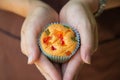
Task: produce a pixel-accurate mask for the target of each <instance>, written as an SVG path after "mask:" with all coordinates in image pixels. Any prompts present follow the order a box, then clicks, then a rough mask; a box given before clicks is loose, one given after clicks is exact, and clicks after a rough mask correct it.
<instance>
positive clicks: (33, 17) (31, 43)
mask: <svg viewBox="0 0 120 80" xmlns="http://www.w3.org/2000/svg"><path fill="white" fill-rule="evenodd" d="M51 22H58V14H57V13H56V12H55V11H54V10H53V9H52V8H50V7H49V6H47V7H36V8H34V10H32V11H31V12H30V14H29V15H28V16H27V17H26V19H25V21H24V23H23V26H22V30H21V49H22V52H23V54H25V55H26V56H27V57H28V64H33V63H35V65H36V66H37V68H38V69H39V71H40V72H41V73H42V74H43V75H44V77H45V78H46V79H47V80H61V75H60V73H59V72H58V71H59V68H58V67H59V66H58V65H57V66H58V67H57V68H56V67H55V65H54V64H53V63H51V62H50V61H49V60H48V59H47V58H46V57H45V56H44V55H43V54H41V52H40V50H39V47H38V45H37V44H38V43H37V41H38V36H39V33H40V32H41V30H42V29H43V28H44V26H45V25H46V24H49V23H51Z"/></svg>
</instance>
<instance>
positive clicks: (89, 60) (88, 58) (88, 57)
mask: <svg viewBox="0 0 120 80" xmlns="http://www.w3.org/2000/svg"><path fill="white" fill-rule="evenodd" d="M85 62H86V63H87V64H91V56H90V55H89V54H87V55H86V56H85Z"/></svg>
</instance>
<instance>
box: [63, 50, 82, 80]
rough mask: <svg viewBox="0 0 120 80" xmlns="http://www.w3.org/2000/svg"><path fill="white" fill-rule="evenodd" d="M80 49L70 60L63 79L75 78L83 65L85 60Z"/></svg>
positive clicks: (71, 79) (70, 79)
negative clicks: (82, 58) (81, 56)
mask: <svg viewBox="0 0 120 80" xmlns="http://www.w3.org/2000/svg"><path fill="white" fill-rule="evenodd" d="M79 52H80V51H78V52H77V53H76V54H75V55H74V56H73V57H72V58H71V59H70V61H69V62H68V65H67V68H66V71H65V74H64V77H63V80H73V79H74V77H75V75H76V74H77V72H78V70H79V69H80V68H81V67H82V65H83V62H82V60H81V58H80V54H79Z"/></svg>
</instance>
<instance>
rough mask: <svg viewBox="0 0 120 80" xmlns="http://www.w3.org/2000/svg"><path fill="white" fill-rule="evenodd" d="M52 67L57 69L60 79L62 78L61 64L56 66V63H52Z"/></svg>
mask: <svg viewBox="0 0 120 80" xmlns="http://www.w3.org/2000/svg"><path fill="white" fill-rule="evenodd" d="M53 65H54V66H55V68H56V69H57V71H58V72H59V74H60V75H61V77H62V70H61V64H58V63H54V62H53Z"/></svg>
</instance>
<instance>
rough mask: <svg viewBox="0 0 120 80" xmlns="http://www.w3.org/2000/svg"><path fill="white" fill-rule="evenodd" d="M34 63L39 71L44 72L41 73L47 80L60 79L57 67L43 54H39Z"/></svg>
mask: <svg viewBox="0 0 120 80" xmlns="http://www.w3.org/2000/svg"><path fill="white" fill-rule="evenodd" d="M35 65H36V66H37V68H38V69H39V70H40V71H41V72H44V74H43V75H44V76H45V78H47V80H61V76H60V74H59V72H58V71H57V69H56V68H55V67H54V66H53V64H52V63H51V62H50V61H49V60H48V59H47V58H46V57H45V56H44V55H43V54H41V56H40V58H39V60H38V61H36V62H35Z"/></svg>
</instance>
